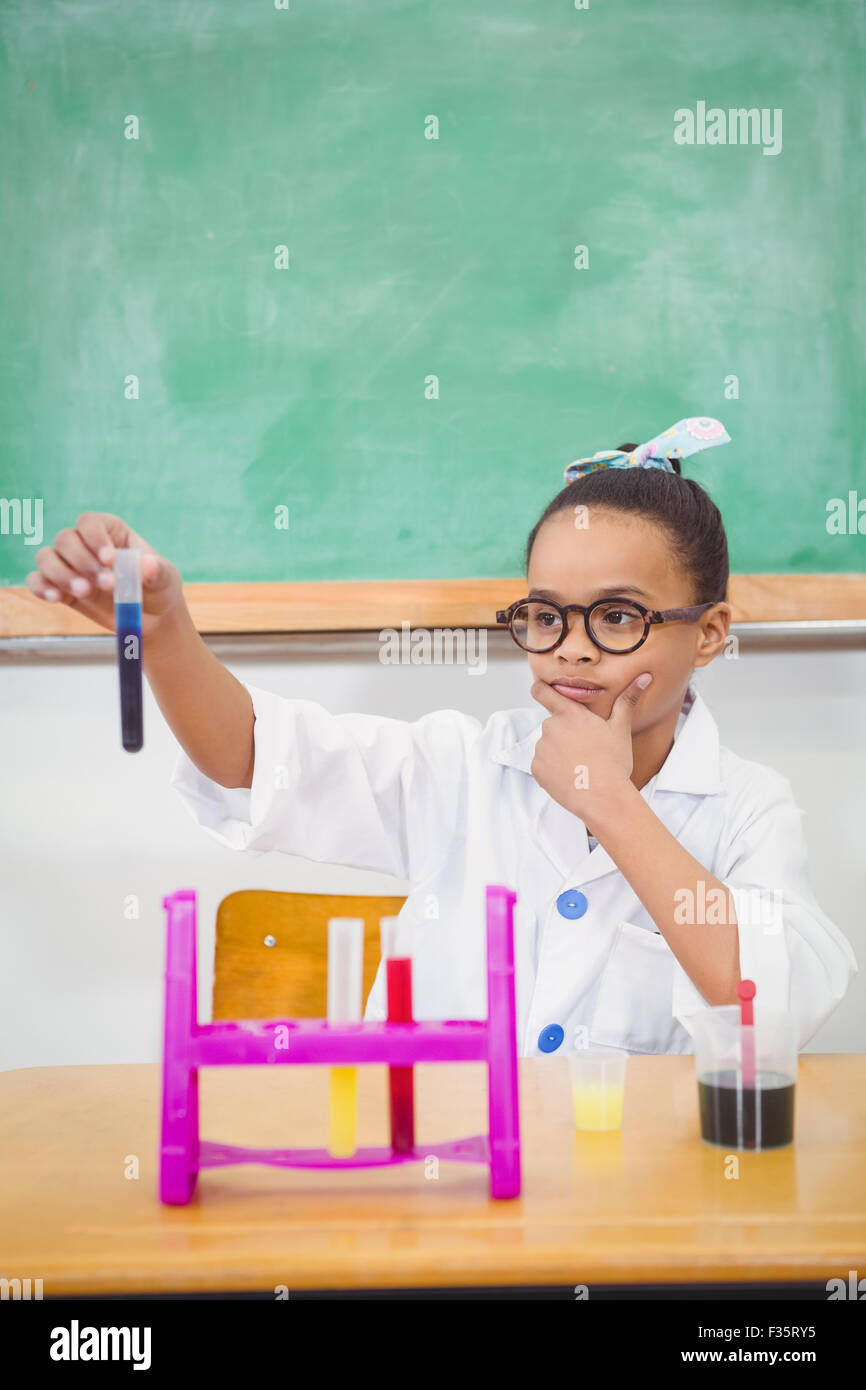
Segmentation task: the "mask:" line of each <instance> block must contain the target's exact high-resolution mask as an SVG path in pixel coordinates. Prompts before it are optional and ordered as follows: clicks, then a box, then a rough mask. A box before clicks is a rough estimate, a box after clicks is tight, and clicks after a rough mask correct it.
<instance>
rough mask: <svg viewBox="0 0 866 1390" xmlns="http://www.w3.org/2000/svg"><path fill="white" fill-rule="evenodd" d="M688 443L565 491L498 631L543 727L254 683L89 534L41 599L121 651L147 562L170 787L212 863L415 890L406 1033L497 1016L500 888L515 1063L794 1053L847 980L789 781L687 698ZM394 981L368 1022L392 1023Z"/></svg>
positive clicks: (79, 536)
mask: <svg viewBox="0 0 866 1390" xmlns="http://www.w3.org/2000/svg"><path fill="white" fill-rule="evenodd" d="M728 438H729V436H728V435H727V434H726V433H725V431H724V429H723V427H722V426H721V425H720V424H719V422H718V421H716V420H710V419H689V420H683V421H680V422H679V423H678V424H677V425H675V426H673V427H672V428H671V429H669V430H666V431H665V433H664V434H663V435H661V436H659V437H657V438H656V439H653V440H651V441H649V442H648V443H647V444H643V445H641V446H639V447H635V446H634V445H629V444H626V445H622V446H621V447H620V449H618V450H613V451H605V452H602V453H599V454H595V455H593V456H592V457H591V458H584V459H579V460H578V461H577V462H576V463H574V464H572V465H570V466H569V468H568V469H566V474H565V476H566V479H567V482H566V486H565V487H564V488H563V489H562V491H561V492H559V493H558V494H557V496H556V497H554V499H553V501H552V502H551V503H550V504H549V506H548V507H547V508H546V509H545V511H544V513H543V514H542V516H541V518H540V519H539V521H538V522H537V523H536V525H535V526H534V527H533V529H532V532H531V533H530V536H529V541H528V545H527V551H526V560H527V590H526V595H525V597H523V598H521V599H519V600H517V601H516V602H514V603H512V604H510V606H509V607H507V608H505V609H503V610H501V611H500V612H499V613H498V614H497V619H498V621H500V622H502V623H504V624H507V626H508V629H509V631H510V633H511V636H512V638H513V639H514V641H515V642H516V643H517V644H518V645H519V646H520V647H521V649H522V650H524V651H525V652H526V653H527V656H528V661H529V666H530V670H531V673H532V676H533V677H534V683H533V685H532V689H531V694H532V697H533V699H534V701H535V706H534V707H529V708H521V709H514V710H506V711H503V712H499V713H495V714H493V715H492V716H491V717H490V718H489V719H488V721H487V723H486V724H484V725H483V726H482V724H481V723H480V721H479V720H477V719H475V718H473V717H472V716H470V715H468V714H462V713H460V712H459V711H457V710H437V711H434V712H432V713H430V714H427V715H424V716H423V717H422V718H420V719H417V720H415V721H414V722H411V723H410V722H407V721H403V720H399V719H389V718H384V717H381V716H376V715H370V714H343V715H333V714H330V713H329V712H328V711H327V710H326V709H325V708H324V707H323V706H322V705H320V704H318V703H317V702H315V701H311V700H303V699H286V698H283V697H280V696H277V695H275V694H273V693H271V692H268V691H266V690H261V689H258V688H256V687H253V686H250V687H245V686H243V685H241V684H240V682H238V681H237V680H236V679H235V678H234V676H232V675H231V674H230V673H229V672H228V671H227V670H225V668H224V667H222V666H221V665H220V663H219V662H218V661H217V659H216V658H215V657H214V656H213V654H212V653H211V652H210V651H209V650H208V649H207V647H206V646H205V645H204V643H203V642H202V640H201V638H200V637H199V636H198V633H197V632H196V630H195V628H194V626H193V623H192V620H191V618H190V616H189V613H188V610H187V609H186V605H185V603H184V599H183V588H182V583H181V579H180V575H179V573H178V571H177V570H176V568H175V567H174V565H172V564H171V563H170V562H169V561H167V560H165V559H164V558H162V557H160V556H158V555H156V554H155V552H154V551H153V550H152V549H151V547H150V546H148V545H147V543H146V542H145V541H143V540H142V539H141V538H140V537H139V536H137V535H136V534H135V533H134V532H133V531H131V530H130V528H129V527H128V526H126V524H125V523H124V522H123V521H121V519H120V518H119V517H113V516H110V515H107V514H104V513H102V514H94V513H86V514H85V515H84V516H82V517H79V519H78V522H77V524H76V528H75V530H68V531H62V532H60V534H59V535H58V536H57V538H56V541H55V546H54V547H53V548H49V547H45V548H44V549H43V550H41V551H39V553H38V554H37V557H36V560H37V564H38V566H39V568H38V571H34V573H32V574H31V575H29V576H28V580H27V582H28V587H29V588H30V589H31V590H32V592H33V593H35V594H37V595H39V596H40V597H42V598H44V599H46V600H48V601H55V600H56V599H58V598H60V599H62V600H63V601H65V602H67V603H69V604H72V605H74V606H77V607H79V608H80V609H81V611H82V612H84V613H85V614H86V615H87V616H88V617H91V618H93V619H94V621H97V622H100V623H102V625H103V626H105V627H107V628H109V629H110V628H111V627H112V625H113V613H112V607H111V594H110V589H111V586H112V582H113V578H112V571H111V564H112V559H113V552H114V547H115V546H127V545H134V546H138V547H140V548H141V549H142V550H143V551H144V552H145V556H144V559H143V563H142V570H143V579H144V608H145V618H144V642H143V651H144V669H145V673H146V675H147V677H148V680H149V682H150V684H151V686H152V688H153V690H154V693H155V695H156V698H157V701H158V702H159V705H160V708H161V709H162V711H163V714H164V715H165V718H166V720H167V721H168V723H169V724H170V726H171V727H172V729H173V731H174V733H175V735H176V737H177V739H178V741H179V743H180V744H181V747H182V749H183V750H184V751H183V752H181V753H180V754H179V756H178V761H177V764H176V767H175V769H174V773H173V775H172V785H173V786H174V787H175V789H176V791H177V792H178V794H179V795H180V797H181V799H182V800H183V802H184V804H185V805H186V806H187V807H188V809H189V810H190V812H191V813H192V815H193V817H194V818H195V820H196V821H197V822H198V824H200V825H201V826H202V827H203V828H204V829H205V830H207V831H208V832H209V833H211V834H212V835H214V836H215V837H216V838H217V839H218V840H219V841H220V842H221V843H222V844H224V845H228V846H230V847H231V848H233V849H248V850H251V851H254V852H264V851H266V850H282V851H284V852H285V853H287V854H297V855H302V856H304V857H305V858H308V859H312V860H316V861H322V862H329V863H338V864H346V865H351V866H355V867H358V868H364V869H374V870H378V871H380V872H382V873H387V874H392V875H395V876H397V877H398V878H401V879H404V880H408V882H409V883H410V885H411V887H410V892H409V896H408V898H407V900H406V903H405V905H404V907H403V909H402V912H401V918H403V919H406V920H408V922H409V923H410V924H411V926H412V929H413V934H414V946H413V957H414V966H413V985H414V1004H415V1014H416V1017H417V1018H419V1019H428V1018H484V1017H485V1016H486V976H485V939H484V888H485V885H487V884H490V883H503V884H505V885H507V886H508V887H510V888H513V889H514V890H515V891H516V893H517V903H516V907H515V975H516V995H517V1018H518V1043H519V1047H520V1051H521V1054H522V1055H524V1056H526V1055H538V1054H539V1053H548V1052H556V1051H557V1050H559V1049H563V1050H565V1049H571V1048H573V1047H574V1046H576V1045H581V1044H592V1045H594V1046H602V1047H603V1046H611V1047H618V1048H623V1049H625V1050H627V1051H629V1052H656V1053H659V1052H690V1051H692V1050H693V1049H692V1040H691V1036H690V1034H689V1031H688V1023H689V1016H690V1015H691V1014H692V1013H693V1012H694V1011H695V1010H698V1009H702V1008H704V1007H706V1006H707V1005H708V1004H709V1005H713V1004H726V1003H735V1002H736V1000H737V983H738V981H739V980H740V979H741V978H750V979H752V980H754V981H755V983H756V985H757V999H758V1001H762V1002H764V1003H766V1004H768V1005H771V1006H774V1007H777V1008H782V1009H787V1010H790V1011H791V1012H792V1013H793V1014H794V1015H795V1017H796V1019H797V1023H798V1028H799V1043H800V1046H801V1047H802V1046H803V1045H804V1044H805V1043H806V1042H807V1041H808V1040H809V1038H811V1037H812V1036H813V1034H814V1033H815V1032H816V1030H817V1029H818V1028H819V1027H820V1025H821V1024H822V1023H823V1022H824V1020H825V1019H826V1018H827V1017H828V1015H829V1014H830V1013H831V1012H832V1010H833V1009H834V1008H835V1006H836V1004H837V1003H838V1002H839V1000H840V999H841V998H842V996H843V995H844V993H845V990H846V989H847V987H848V984H849V981H850V979H851V975H852V972H853V971H855V970H856V968H857V965H856V961H855V958H854V955H853V952H852V950H851V947H850V945H849V943H848V941H847V939H846V938H845V937H844V936H843V934H842V932H841V931H840V930H839V929H838V928H837V927H836V926H835V925H834V924H833V923H832V922H831V921H829V919H828V918H827V917H826V916H825V915H824V913H823V912H822V911H821V908H820V907H819V906H818V904H817V902H816V901H815V898H814V895H813V893H812V890H811V887H810V883H809V878H808V872H807V862H806V846H805V840H804V837H803V831H802V826H801V812H800V811H799V809H798V807H797V805H796V803H795V801H794V797H793V794H792V790H791V786H790V784H789V782H788V781H787V780H786V779H785V778H784V777H782V776H781V775H780V774H779V773H777V772H774V771H773V770H771V769H770V768H767V767H764V766H762V765H761V764H759V763H754V762H750V761H746V760H745V759H743V758H740V757H738V756H737V755H736V754H735V753H733V752H731V751H730V750H729V749H727V748H724V747H720V744H719V737H718V731H717V728H716V724H715V722H714V720H713V718H712V715H711V714H710V712H709V710H708V708H707V706H706V705H705V704H704V702H703V700H702V699H701V697H700V696H699V695H698V694H697V693H696V691H695V689H694V687H693V686H692V685H691V684H690V679H691V676H692V673H693V671H694V670H695V669H696V668H697V667H701V666H706V665H707V664H708V663H709V662H710V661H712V660H713V658H714V657H716V656H717V655H718V653H719V652H720V651H721V650H722V648H723V646H724V644H725V640H726V637H727V633H728V626H729V623H730V616H731V609H730V606H729V605H728V604H727V602H726V601H725V600H726V593H727V582H728V552H727V541H726V536H725V531H724V526H723V524H722V519H721V516H720V514H719V511H718V509H717V508H716V506H715V505H714V503H713V502H712V501H711V499H710V498H709V496H708V495H707V493H706V492H705V491H704V490H703V489H702V488H701V487H699V486H698V485H697V484H696V483H695V482H693V481H691V480H688V479H685V478H683V477H682V476H681V474H680V465H679V459H681V458H685V457H687V456H688V455H690V454H692V453H695V452H696V451H697V450H699V449H702V448H707V447H711V446H714V445H717V444H722V443H726V442H728ZM385 1014H386V1010H385V980H384V971H383V970H382V969H381V968H380V970H379V972H378V974H377V976H376V980H375V983H374V985H373V989H372V990H371V993H370V997H369V999H368V1001H367V1006H366V1012H365V1017H366V1018H368V1019H383V1018H384V1017H385Z"/></svg>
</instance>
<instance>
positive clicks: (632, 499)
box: [526, 444, 729, 603]
mask: <svg viewBox="0 0 866 1390" xmlns="http://www.w3.org/2000/svg"><path fill="white" fill-rule="evenodd" d="M637 447H638V446H637V445H636V444H618V445H617V449H618V450H620V451H621V452H622V453H626V454H629V453H631V452H632V450H633V449H636V448H637ZM668 462H669V463H670V464H671V465H672V467H673V469H674V472H673V473H672V474H671V473H668V472H667V470H665V469H661V468H599V469H596V470H595V472H593V473H586V474H584V476H583V477H582V478H577V479H575V481H574V482H573V483H567V484H566V485H565V487H564V488H563V489H562V491H561V492H558V493H557V494H556V496H555V497H554V499H553V501H552V502H549V503H548V505H547V506H546V507H545V509H544V511H543V512H542V514H541V516H540V517H539V518H538V521H537V522H536V523H535V525H534V526H533V528H532V530H531V531H530V533H529V539H528V541H527V542H526V568H527V570H528V569H529V557H530V555H531V554H532V547H533V545H534V544H535V538H536V536H537V535H538V532H539V530H540V529H541V527H542V526H543V524H544V522H545V521H547V519H548V517H551V516H555V515H556V514H557V513H558V512H565V511H571V509H572V508H573V507H576V506H578V505H581V506H583V505H586V506H594V507H599V508H604V509H605V510H606V511H609V512H630V513H633V514H634V515H635V516H640V517H642V518H643V519H644V520H646V521H654V522H657V523H658V525H660V526H662V527H664V529H665V530H666V531H667V534H668V536H669V537H670V540H671V544H672V546H673V551H674V555H675V557H676V559H677V561H678V562H679V564H680V565H681V566H682V568H683V570H684V571H685V573H686V574H687V575H689V577H690V578H691V581H692V585H693V588H694V592H693V594H692V595H691V598H690V602H691V603H721V602H723V601H724V599H725V598H726V597H727V592H728V574H729V565H728V538H727V536H726V534H725V527H724V523H723V521H722V514H721V512H720V511H719V509H718V507H717V506H716V504H715V502H714V501H713V499H712V498H711V497H710V495H709V493H708V492H705V491H704V489H703V488H702V487H701V486H700V485H699V484H698V483H696V482H694V480H693V479H692V478H683V477H682V475H681V473H680V461H679V459H675V458H671V459H669V460H668Z"/></svg>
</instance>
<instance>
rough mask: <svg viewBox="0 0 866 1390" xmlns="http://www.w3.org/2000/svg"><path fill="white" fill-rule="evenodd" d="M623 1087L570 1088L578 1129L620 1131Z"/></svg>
mask: <svg viewBox="0 0 866 1390" xmlns="http://www.w3.org/2000/svg"><path fill="white" fill-rule="evenodd" d="M624 1090H625V1087H624V1086H606V1087H604V1088H602V1087H601V1086H572V1088H571V1099H572V1101H573V1103H574V1122H575V1124H576V1125H577V1128H578V1129H621V1128H622V1096H623V1091H624Z"/></svg>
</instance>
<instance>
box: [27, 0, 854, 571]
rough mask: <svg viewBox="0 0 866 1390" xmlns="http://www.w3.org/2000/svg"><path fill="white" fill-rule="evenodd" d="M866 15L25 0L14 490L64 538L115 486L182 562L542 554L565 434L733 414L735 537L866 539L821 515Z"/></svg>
mask: <svg viewBox="0 0 866 1390" xmlns="http://www.w3.org/2000/svg"><path fill="white" fill-rule="evenodd" d="M864 32H866V30H864V5H863V3H860V0H812V2H811V3H809V4H804V3H802V0H761V3H759V4H756V3H755V0H714V3H713V4H700V3H696V0H653V3H652V4H648V3H647V0H620V3H614V2H613V0H605V2H604V3H603V2H602V0H589V3H588V4H586V5H585V6H583V7H580V8H578V7H577V6H576V5H575V4H574V3H573V0H423V3H421V2H420V0H419V2H417V3H412V2H411V0H291V3H290V5H289V6H288V7H285V6H284V5H282V4H280V3H279V0H278V2H277V4H274V3H273V0H258V2H257V3H256V2H254V0H245V2H244V3H239V0H201V3H193V0H146V3H145V0H139V3H137V4H132V3H128V2H127V0H87V3H77V2H76V0H67V2H65V3H61V2H60V0H3V4H2V6H0V72H2V127H3V132H4V139H3V144H4V155H3V170H2V174H0V197H2V209H0V219H2V221H0V225H2V258H0V317H2V324H3V330H2V372H0V392H2V396H0V449H2V479H0V495H2V497H4V498H6V499H7V502H8V501H9V499H15V498H18V499H26V498H30V499H36V498H41V499H42V502H43V527H44V543H46V544H48V543H51V541H53V538H54V535H55V533H56V531H57V530H58V529H60V528H61V527H63V526H66V525H70V524H73V523H74V520H75V518H76V517H77V515H78V514H79V513H80V512H81V511H83V510H107V511H113V512H118V513H120V514H121V515H123V516H126V517H127V518H128V519H129V520H130V522H131V523H132V524H133V525H134V526H135V528H136V529H137V530H138V531H139V532H141V533H142V534H143V535H144V536H145V537H147V539H149V540H150V541H151V543H152V544H153V545H155V546H156V547H157V549H159V550H161V551H162V552H163V553H165V554H167V555H169V556H171V558H172V559H174V560H175V561H176V562H177V563H178V564H179V565H180V567H181V569H182V571H183V573H184V576H185V577H186V578H187V579H188V580H198V581H201V580H224V581H225V580H326V579H376V578H382V579H397V578H416V579H423V578H460V577H468V576H479V577H489V576H495V575H502V574H517V573H518V572H519V569H520V563H521V552H522V547H523V544H524V541H525V537H526V534H527V532H528V530H529V528H530V527H531V525H532V524H533V523H534V521H535V520H536V518H537V515H538V513H539V511H540V510H541V508H542V507H543V506H544V505H545V503H546V502H547V501H548V500H549V499H550V497H551V496H552V495H553V494H554V493H555V492H556V491H558V489H559V487H560V486H561V484H562V470H563V468H564V467H565V465H566V464H568V463H569V462H570V461H571V460H572V459H574V458H576V457H578V456H579V455H581V454H585V453H592V452H594V451H595V450H598V449H604V448H612V447H614V446H615V445H617V444H619V443H622V442H624V441H626V440H637V441H642V440H644V439H648V438H650V437H651V436H652V435H654V434H656V433H658V432H659V431H661V430H663V429H665V428H666V427H667V426H668V425H670V424H673V422H674V421H676V420H678V419H680V418H681V417H682V416H685V415H701V414H708V415H715V416H717V417H718V418H720V419H721V420H722V422H723V423H724V425H725V426H726V428H727V429H728V431H729V433H730V434H731V436H732V439H733V442H732V443H731V444H730V445H727V446H726V447H725V448H722V449H716V450H712V451H709V452H707V453H705V454H703V455H701V456H699V457H698V458H696V459H693V460H692V462H691V465H687V467H686V471H687V473H689V474H690V475H691V476H693V477H695V478H697V479H698V480H699V481H701V482H703V483H704V484H705V485H706V486H707V487H708V488H709V489H710V491H711V492H712V494H713V496H714V497H715V499H716V500H717V501H718V503H719V505H720V507H721V509H722V512H723V515H724V517H725V519H726V522H727V526H728V532H729V538H730V544H731V557H732V567H733V568H734V569H735V570H738V571H746V572H753V571H764V572H774V571H776V572H780V571H781V572H791V573H803V572H808V571H812V570H816V571H825V572H830V571H855V570H862V569H864V568H866V565H864V558H863V557H864V551H866V537H863V536H858V535H856V534H853V535H852V534H843V535H831V534H828V531H827V525H826V518H827V504H828V502H829V501H830V499H832V498H833V497H841V498H847V496H848V493H849V491H850V490H852V489H856V488H857V487H858V486H859V487H860V492H861V495H866V486H864V484H863V477H864V469H863V464H862V457H863V455H862V441H863V439H864V437H866V406H864V399H866V393H864V389H863V381H864V365H866V363H864V344H866V331H864V302H866V297H864V288H866V286H864V259H863V228H864V210H866V198H864V160H863V144H862V139H863V130H864V128H866V121H864V116H866V84H864V50H866V45H864ZM716 109H718V110H719V111H720V112H721V113H722V115H723V116H725V118H726V120H727V116H728V113H729V112H732V113H733V116H732V118H731V119H730V120H727V126H726V128H725V130H724V131H723V132H722V133H724V135H725V142H724V143H721V142H720V139H719V134H720V127H719V124H718V118H717V117H716V116H713V115H712V112H713V111H714V110H716ZM740 109H742V111H743V112H746V111H747V110H752V109H754V110H755V111H756V112H757V113H758V114H759V115H760V113H761V112H764V113H766V115H765V122H766V126H767V129H766V132H765V131H764V130H763V128H761V129H758V126H759V125H760V122H758V123H757V124H756V125H755V126H753V124H752V121H751V119H745V118H744V119H743V120H742V121H740V120H739V118H738V117H737V115H736V113H737V111H739V110H740ZM678 111H679V112H680V113H682V112H683V111H687V112H690V113H691V124H692V127H693V128H692V131H691V133H692V136H693V142H692V143H687V142H686V140H685V139H684V138H683V137H684V136H685V135H687V134H688V130H687V126H688V120H687V118H686V117H684V116H683V115H682V114H680V115H679V116H677V112H678ZM774 113H776V114H774ZM778 113H781V114H780V115H779V114H778ZM131 118H134V120H133V119H131ZM434 118H435V119H434ZM771 122H777V124H775V125H774V127H773V129H771ZM711 131H712V133H711ZM756 133H757V136H758V139H757V140H753V139H752V138H751V137H752V136H754V135H755V134H756ZM136 134H137V137H138V138H129V136H130V135H136ZM432 136H435V137H437V138H429V137H432ZM765 136H766V138H765ZM779 136H781V140H779ZM774 142H775V145H776V147H775V148H774ZM580 246H584V247H586V248H587V252H586V254H585V256H582V253H580V252H576V251H575V248H576V247H580ZM279 247H285V248H287V251H286V254H285V256H284V257H283V259H284V261H285V264H281V263H280V255H281V253H280V252H279V251H278V250H277V248H279ZM582 259H585V260H586V261H587V263H586V264H585V265H584V264H581V261H582ZM576 261H577V262H578V264H576V263H575V262H576ZM132 379H134V382H133V384H132V386H131V385H130V382H132ZM431 382H433V383H435V386H436V388H438V389H434V387H433V386H431ZM135 383H137V395H136V394H135V390H136V387H135ZM279 507H285V508H287V509H288V513H287V514H288V528H287V529H281V528H280V527H278V526H275V524H274V519H275V509H276V508H279ZM4 515H5V516H6V518H7V521H6V522H4V526H3V530H4V532H5V534H2V535H0V582H2V583H4V584H20V583H22V582H23V578H24V575H25V574H26V573H27V571H28V570H30V569H32V568H33V558H32V557H33V555H34V553H35V548H34V547H33V546H28V545H26V544H25V543H24V540H25V537H24V536H23V534H20V533H19V534H16V533H15V530H14V509H12V510H10V509H9V508H8V507H7V508H6V511H5V512H4Z"/></svg>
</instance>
